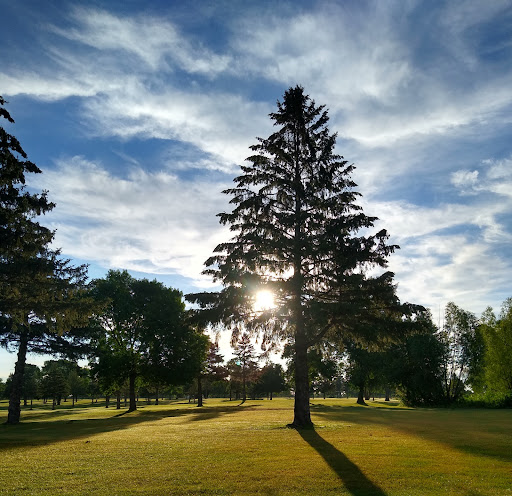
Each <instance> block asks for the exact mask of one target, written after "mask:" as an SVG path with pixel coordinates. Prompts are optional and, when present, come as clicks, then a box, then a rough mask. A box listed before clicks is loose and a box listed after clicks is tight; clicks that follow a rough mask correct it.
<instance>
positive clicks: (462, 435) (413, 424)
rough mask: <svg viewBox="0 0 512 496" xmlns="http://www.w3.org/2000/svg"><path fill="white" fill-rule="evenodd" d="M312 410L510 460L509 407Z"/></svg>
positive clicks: (334, 419)
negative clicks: (486, 408) (480, 408)
mask: <svg viewBox="0 0 512 496" xmlns="http://www.w3.org/2000/svg"><path fill="white" fill-rule="evenodd" d="M312 411H314V412H315V414H316V415H318V416H319V417H320V418H323V419H326V420H329V421H343V422H350V423H353V424H360V425H371V424H374V425H379V426H387V427H389V428H390V429H393V430H395V431H401V432H405V433H407V434H409V435H413V436H418V437H421V438H424V439H428V440H431V441H435V442H439V443H443V444H445V445H448V446H451V447H453V448H455V449H457V450H459V451H462V452H465V453H468V454H470V455H476V456H485V457H490V458H494V459H496V460H500V461H505V462H510V461H512V449H510V446H512V435H511V431H510V429H508V428H507V427H506V426H508V425H511V426H512V422H511V420H510V419H512V416H511V415H510V410H484V409H482V410H479V409H454V410H451V409H447V408H417V409H401V408H371V407H370V408H366V407H360V406H327V405H326V406H323V405H318V406H315V408H314V409H313V408H312Z"/></svg>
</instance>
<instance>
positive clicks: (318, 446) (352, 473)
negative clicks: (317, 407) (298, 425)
mask: <svg viewBox="0 0 512 496" xmlns="http://www.w3.org/2000/svg"><path fill="white" fill-rule="evenodd" d="M297 432H298V433H299V434H300V436H301V437H302V439H304V441H306V442H307V443H308V444H309V445H310V446H311V447H312V448H314V449H315V450H316V452H317V453H318V454H319V455H320V456H321V457H322V458H323V459H324V460H325V461H326V463H327V464H328V465H329V466H330V467H331V469H332V470H333V471H334V472H335V473H336V475H337V476H338V477H339V478H340V479H341V481H342V482H343V485H344V486H345V487H346V488H347V490H348V491H349V492H350V494H352V495H353V496H386V493H385V492H384V491H383V490H382V489H381V488H380V487H379V486H377V485H376V484H374V483H373V482H372V481H371V480H370V479H368V478H367V477H366V476H365V475H364V473H363V472H362V471H361V469H360V468H359V467H358V466H357V465H356V464H355V463H353V462H351V461H350V460H349V459H348V458H347V457H346V456H345V455H344V454H343V453H342V452H341V451H339V450H338V449H336V448H335V447H334V446H333V445H332V444H331V443H328V442H327V441H326V440H325V439H323V438H322V437H321V436H320V435H319V434H318V432H316V431H315V430H314V429H298V430H297Z"/></svg>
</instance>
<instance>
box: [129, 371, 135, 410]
mask: <svg viewBox="0 0 512 496" xmlns="http://www.w3.org/2000/svg"><path fill="white" fill-rule="evenodd" d="M136 378H137V373H136V372H135V371H134V370H131V371H130V379H129V383H130V406H129V407H128V411H129V412H134V411H135V410H137V402H136V401H135V379H136Z"/></svg>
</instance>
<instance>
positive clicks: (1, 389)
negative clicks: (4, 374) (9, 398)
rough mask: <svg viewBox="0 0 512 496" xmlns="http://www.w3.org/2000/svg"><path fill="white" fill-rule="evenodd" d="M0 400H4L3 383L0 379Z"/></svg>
mask: <svg viewBox="0 0 512 496" xmlns="http://www.w3.org/2000/svg"><path fill="white" fill-rule="evenodd" d="M0 398H5V382H4V380H3V379H2V378H0Z"/></svg>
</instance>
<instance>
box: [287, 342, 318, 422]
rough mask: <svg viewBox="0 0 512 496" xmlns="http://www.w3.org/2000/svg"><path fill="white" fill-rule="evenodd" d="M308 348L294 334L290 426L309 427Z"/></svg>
mask: <svg viewBox="0 0 512 496" xmlns="http://www.w3.org/2000/svg"><path fill="white" fill-rule="evenodd" d="M307 352H308V348H307V346H306V343H305V342H304V339H303V338H301V337H300V336H296V341H295V405H294V409H293V414H294V417H293V423H292V424H291V425H290V427H294V428H302V427H311V426H312V425H313V422H311V412H310V408H309V376H308V355H307Z"/></svg>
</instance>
